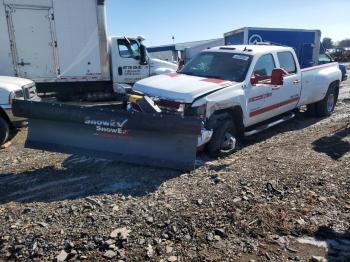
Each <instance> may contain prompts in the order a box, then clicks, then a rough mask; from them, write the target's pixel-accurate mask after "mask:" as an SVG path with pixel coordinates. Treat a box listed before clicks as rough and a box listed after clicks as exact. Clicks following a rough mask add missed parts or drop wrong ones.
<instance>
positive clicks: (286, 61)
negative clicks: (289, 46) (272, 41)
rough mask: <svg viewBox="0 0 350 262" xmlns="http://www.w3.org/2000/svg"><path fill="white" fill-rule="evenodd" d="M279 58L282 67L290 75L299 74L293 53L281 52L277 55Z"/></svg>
mask: <svg viewBox="0 0 350 262" xmlns="http://www.w3.org/2000/svg"><path fill="white" fill-rule="evenodd" d="M277 57H278V60H279V61H280V67H281V68H283V69H284V70H286V71H287V72H288V73H289V74H295V73H296V72H297V66H296V64H295V60H294V56H293V55H292V53H291V52H279V53H277Z"/></svg>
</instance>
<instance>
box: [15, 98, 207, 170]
mask: <svg viewBox="0 0 350 262" xmlns="http://www.w3.org/2000/svg"><path fill="white" fill-rule="evenodd" d="M13 113H14V114H15V115H16V116H21V117H25V118H28V119H29V125H28V136H27V140H26V143H25V146H26V147H27V148H32V149H39V150H46V151H53V152H60V153H67V154H78V155H88V156H92V157H98V158H106V159H111V160H115V161H121V162H128V163H135V164H141V165H151V166H158V167H167V168H173V169H179V170H192V169H194V167H195V160H196V146H197V142H198V136H199V135H200V132H201V122H200V120H199V119H196V118H192V117H185V118H181V117H179V116H170V115H159V114H146V113H137V112H133V113H130V112H127V111H125V110H123V109H118V108H117V109H110V108H107V109H106V108H101V107H100V108H97V107H82V106H77V105H67V104H58V103H45V102H29V101H23V100H15V101H14V102H13Z"/></svg>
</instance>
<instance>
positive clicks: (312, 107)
mask: <svg viewBox="0 0 350 262" xmlns="http://www.w3.org/2000/svg"><path fill="white" fill-rule="evenodd" d="M306 115H307V116H309V117H317V112H316V104H315V103H312V104H309V105H306Z"/></svg>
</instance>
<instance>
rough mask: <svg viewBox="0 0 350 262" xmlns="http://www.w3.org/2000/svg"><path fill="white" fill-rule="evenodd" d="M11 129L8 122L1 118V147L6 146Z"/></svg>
mask: <svg viewBox="0 0 350 262" xmlns="http://www.w3.org/2000/svg"><path fill="white" fill-rule="evenodd" d="M9 134H10V127H9V124H8V122H7V121H6V120H5V119H3V118H2V117H1V116H0V145H2V144H4V143H5V142H6V141H7V139H8V138H9Z"/></svg>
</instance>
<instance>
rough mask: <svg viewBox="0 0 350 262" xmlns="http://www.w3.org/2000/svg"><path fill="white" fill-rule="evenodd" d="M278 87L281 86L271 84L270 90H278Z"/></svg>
mask: <svg viewBox="0 0 350 262" xmlns="http://www.w3.org/2000/svg"><path fill="white" fill-rule="evenodd" d="M280 88H281V86H272V90H278V89H280Z"/></svg>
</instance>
